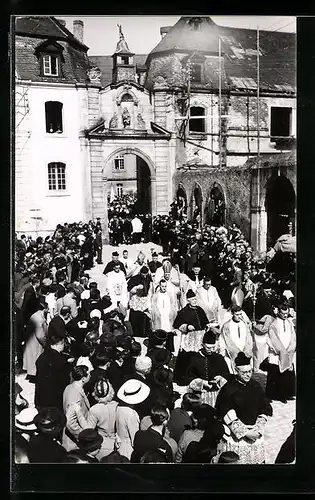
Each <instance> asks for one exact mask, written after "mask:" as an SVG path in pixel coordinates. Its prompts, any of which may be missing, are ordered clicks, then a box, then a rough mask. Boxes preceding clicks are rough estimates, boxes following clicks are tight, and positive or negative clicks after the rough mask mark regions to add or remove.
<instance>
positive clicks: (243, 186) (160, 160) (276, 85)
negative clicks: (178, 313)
mask: <svg viewBox="0 0 315 500" xmlns="http://www.w3.org/2000/svg"><path fill="white" fill-rule="evenodd" d="M42 19H45V23H48V22H51V23H53V24H54V25H56V24H57V26H58V27H59V30H61V31H63V32H64V30H63V29H62V23H60V21H57V20H56V19H55V18H42ZM45 23H44V25H46V24H45ZM39 24H40V25H41V24H42V22H41V23H39ZM79 27H80V29H81V31H80V32H79V34H78V35H77V36H79V37H80V36H81V37H82V29H83V27H82V24H80V25H79ZM41 29H43V27H42V28H41ZM25 31H27V30H25ZM66 31H67V30H66ZM161 34H162V35H163V36H162V39H161V41H160V43H159V44H158V45H157V46H156V47H155V48H153V50H152V51H151V52H150V53H149V54H148V55H147V56H146V55H137V54H134V53H133V52H132V51H131V50H130V49H129V46H128V44H127V41H126V40H125V37H124V35H123V32H122V28H121V27H119V39H118V42H117V47H116V51H115V53H114V54H113V55H112V56H106V55H100V56H91V57H89V58H88V57H87V55H86V54H87V48H86V47H85V46H84V44H83V40H82V39H81V41H80V40H79V39H78V38H77V37H76V36H73V35H72V34H71V33H70V32H68V31H67V33H65V32H64V33H63V35H64V36H66V40H65V39H61V40H60V44H61V45H62V44H64V50H65V54H66V53H67V50H70V51H71V50H72V49H71V47H72V46H73V44H74V45H75V46H76V54H78V53H80V54H81V55H80V57H81V59H80V61H81V66H80V67H81V68H82V75H83V73H84V75H85V76H84V78H85V79H84V78H83V76H81V78H82V79H80V78H79V79H78V78H77V77H76V76H75V75H73V74H72V75H71V77H70V76H69V77H68V80H67V81H63V82H60V83H58V82H56V83H53V81H52V79H50V80H49V82H51V83H48V82H46V81H42V80H41V79H40V78H37V80H36V78H35V79H34V83H33V87H34V89H36V90H34V92H36V93H35V94H34V95H36V96H37V95H42V97H41V103H42V104H40V99H37V97H36V98H35V100H36V101H37V104H36V105H37V106H38V107H39V108H40V109H42V108H43V103H44V102H45V99H48V97H46V94H45V92H46V93H47V91H48V89H49V92H51V93H52V92H53V89H54V88H58V92H59V94H58V95H59V97H58V99H59V100H61V95H62V94H61V93H60V92H61V91H62V92H64V97H62V99H64V100H65V102H66V99H70V100H71V98H72V97H70V96H78V97H79V99H77V97H73V99H74V100H76V104H75V103H74V101H73V106H74V108H73V113H77V117H78V121H75V120H72V117H69V116H68V118H67V119H69V122H71V124H72V127H73V129H72V136H71V137H72V139H71V140H72V143H71V146H70V142H69V141H70V135H68V138H64V139H63V141H64V142H63V143H62V137H61V135H60V134H56V138H55V137H54V138H53V137H50V136H49V137H47V138H46V137H44V136H43V134H39V132H35V130H36V127H37V128H38V127H39V119H38V117H39V110H37V111H36V105H35V104H34V106H35V107H34V119H33V122H32V124H30V123H28V122H27V120H29V119H30V118H31V116H32V114H33V104H32V105H31V103H30V104H29V110H30V111H29V113H28V116H27V117H25V118H24V121H23V122H22V127H21V126H20V129H19V131H18V133H17V134H16V144H17V146H18V147H17V150H18V151H17V155H18V154H20V157H19V158H20V159H18V156H16V177H17V179H19V181H18V182H17V181H16V185H17V184H19V185H17V192H18V196H17V212H18V221H19V224H20V225H18V226H17V229H18V230H19V228H22V226H23V224H22V222H21V221H22V220H26V219H27V214H28V212H27V210H28V209H29V208H27V206H28V205H27V204H30V201H28V202H27V203H26V201H25V198H27V196H26V191H27V189H28V190H30V188H31V185H32V182H33V181H32V179H34V177H28V175H27V173H26V169H27V168H28V169H32V172H33V173H32V175H33V176H35V175H36V174H38V173H39V172H40V169H42V170H41V175H42V177H44V174H43V166H42V165H45V162H46V163H47V162H49V161H56V162H61V161H62V160H61V159H56V160H50V158H51V154H50V156H49V153H48V152H49V148H51V149H50V150H51V151H52V152H53V151H54V150H56V148H55V147H54V146H49V144H54V145H56V141H58V144H64V148H65V152H69V155H70V156H71V158H70V157H69V159H67V162H69V172H70V168H71V167H70V164H73V167H72V168H73V169H76V176H75V177H76V178H75V179H73V181H71V182H73V183H77V185H74V184H71V185H70V184H69V190H70V191H69V196H70V198H69V197H68V199H67V201H64V202H63V201H62V198H61V197H58V198H57V203H56V205H57V204H58V205H59V202H61V203H63V205H62V207H63V209H62V210H60V212H58V211H56V210H55V212H54V207H53V203H55V202H56V198H53V197H51V198H49V196H47V195H46V193H44V190H42V191H41V192H40V193H36V195H35V194H34V200H32V204H33V205H34V206H35V205H36V203H37V205H39V206H41V207H42V210H43V211H44V213H45V214H47V215H45V219H44V220H45V223H43V226H46V228H47V229H52V225H53V224H54V223H55V222H56V221H57V220H58V221H60V222H61V221H64V213H65V206H66V203H68V205H71V206H72V207H75V209H74V208H72V211H71V210H70V209H69V211H68V212H67V214H69V215H68V216H67V218H68V219H69V220H70V218H71V219H72V220H79V219H82V220H89V219H92V218H93V219H95V218H96V217H101V219H102V221H103V225H104V228H105V233H106V229H107V197H108V193H109V192H110V189H111V185H112V178H113V175H112V168H113V161H115V158H117V157H123V156H124V155H128V156H129V157H132V156H133V157H135V158H136V172H137V189H138V196H140V197H142V198H144V197H145V198H148V199H149V205H148V207H147V211H149V212H150V213H151V214H152V215H153V216H154V215H156V214H167V213H168V211H169V205H170V203H171V202H172V201H173V199H174V198H176V196H178V195H179V194H180V195H181V196H184V198H185V199H186V202H187V213H188V216H189V217H190V218H191V217H193V216H194V213H195V211H196V209H198V210H199V211H200V216H201V225H202V224H204V223H206V222H207V223H212V224H214V225H216V224H219V223H226V224H231V223H233V222H235V223H237V224H238V225H239V226H240V227H241V228H242V230H243V231H244V232H245V234H246V235H247V237H248V238H249V239H250V241H251V243H252V245H253V247H254V248H255V249H256V250H258V251H264V250H266V247H267V245H269V244H272V240H274V239H275V238H276V237H277V234H278V233H279V232H281V231H285V230H286V226H287V225H288V222H289V221H290V222H292V224H293V227H294V220H295V190H296V179H295V154H294V147H295V136H296V128H295V123H296V116H295V114H296V92H295V36H294V34H291V33H280V32H267V31H261V32H259V39H258V38H257V34H256V32H255V31H253V30H245V29H236V28H227V27H222V26H218V25H216V24H215V23H214V22H213V21H212V20H211V19H210V18H208V17H191V16H184V17H182V18H180V20H179V21H178V22H177V23H176V24H175V25H174V26H173V27H167V28H161ZM19 37H20V38H19ZM33 39H34V38H33ZM46 39H47V40H46V41H48V42H49V40H50V38H49V36H48V33H47V32H46ZM22 40H24V43H25V41H26V40H28V38H27V34H25V33H24V34H18V32H17V33H16V52H17V54H18V53H19V51H20V50H21V48H20V46H19V44H20V43H22ZM54 40H56V38H54ZM257 42H259V46H258V43H257ZM58 43H59V40H58ZM66 47H68V48H69V49H67V48H66ZM258 48H259V52H258ZM35 49H36V47H33V50H35ZM28 50H31V48H29V49H28ZM258 54H259V56H258ZM65 59H66V58H65ZM257 65H259V72H258V71H257ZM17 70H18V71H19V65H18V64H17ZM76 78H77V79H78V80H79V81H74V80H75V79H76ZM258 78H259V95H258V89H257V81H258ZM70 80H71V81H70ZM83 80H84V81H83ZM23 85H24V86H25V85H26V83H25V79H23V76H19V77H18V79H17V80H16V88H17V89H18V88H19V89H20V90H19V92H20V93H23V91H22V88H23ZM56 85H57V86H58V85H59V87H56ZM60 85H61V86H60ZM62 85H63V86H64V87H62ZM49 99H53V97H49ZM56 99H57V97H56ZM19 102H20V101H19ZM32 102H33V101H32ZM18 109H19V107H18V105H17V106H16V113H17V114H18ZM67 109H69V108H68V107H67ZM65 111H66V104H65V105H64V113H65ZM72 116H73V114H72ZM78 124H79V125H78ZM69 126H70V125H69ZM23 127H24V128H23ZM23 130H24V132H23ZM27 131H31V135H33V136H34V135H35V134H36V133H37V136H36V138H35V137H34V142H31V139H30V138H29V139H28V141H27V142H26V146H24V152H22V153H20V151H19V148H22V144H23V141H24V138H26V135H25V134H26V133H27ZM23 134H24V135H23ZM69 134H70V129H69ZM44 135H45V134H44ZM53 139H55V142H54V143H53V142H52V140H53ZM38 140H40V141H41V142H42V144H45V148H43V149H45V151H44V152H43V154H35V157H36V158H37V163H36V162H34V160H31V159H30V158H31V156H29V160H21V158H24V155H26V154H28V155H34V152H35V151H36V145H37V144H38V142H37V141H38ZM44 140H45V142H43V141H44ZM46 144H47V147H46ZM27 151H29V152H28V153H26V152H27ZM70 151H71V154H70ZM58 152H59V154H60V155H61V156H62V154H63V153H62V147H60V148H59V147H58ZM37 153H39V152H38V150H37ZM65 154H66V153H65ZM45 155H46V156H45ZM63 161H66V159H64V160H63ZM26 163H27V164H28V166H27V167H26ZM39 164H40V165H39ZM29 165H31V167H30V166H29ZM67 165H68V164H67ZM75 165H76V166H75ZM78 173H79V175H78ZM23 176H24V177H23ZM127 178H128V177H127ZM71 179H72V175H71ZM279 179H280V180H279ZM26 182H28V188H27V189H26V190H25V185H26V184H25V183H26ZM42 182H44V179H43V180H42ZM69 182H70V181H69ZM126 182H127V181H126ZM43 185H44V184H43ZM270 193H271V194H270ZM23 197H24V198H23ZM50 199H53V200H55V201H53V203H50V201H49V200H50ZM273 199H278V200H280V201H279V202H277V203H278V204H277V203H275V202H273V201H272V200H273ZM68 205H67V206H68ZM60 207H61V205H60ZM51 211H53V212H54V215H53V216H51V215H48V214H50V212H51ZM74 212H75V214H76V216H74V215H75V214H74ZM61 215H62V217H61ZM21 230H25V224H24V226H23V229H21ZM278 235H279V234H278ZM105 239H106V234H105Z"/></svg>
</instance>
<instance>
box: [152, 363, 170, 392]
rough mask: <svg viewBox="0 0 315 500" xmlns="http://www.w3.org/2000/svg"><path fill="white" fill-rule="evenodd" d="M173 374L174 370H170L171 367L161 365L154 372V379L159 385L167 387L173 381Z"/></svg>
mask: <svg viewBox="0 0 315 500" xmlns="http://www.w3.org/2000/svg"><path fill="white" fill-rule="evenodd" d="M172 375H173V372H172V370H170V369H169V368H164V366H159V367H158V368H156V370H154V372H153V380H154V382H155V383H156V384H157V385H159V386H162V387H165V386H167V385H169V384H171V383H172V380H173V377H172Z"/></svg>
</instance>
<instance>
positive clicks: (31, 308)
mask: <svg viewBox="0 0 315 500" xmlns="http://www.w3.org/2000/svg"><path fill="white" fill-rule="evenodd" d="M37 308H38V297H37V295H36V293H35V290H34V288H33V287H32V285H30V286H28V287H27V288H26V289H25V291H24V297H23V303H22V308H21V311H22V318H23V323H24V324H25V325H26V324H27V322H28V320H29V319H30V317H31V316H32V314H34V313H35V312H36V311H37Z"/></svg>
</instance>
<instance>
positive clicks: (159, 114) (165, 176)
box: [152, 76, 172, 214]
mask: <svg viewBox="0 0 315 500" xmlns="http://www.w3.org/2000/svg"><path fill="white" fill-rule="evenodd" d="M168 89H169V87H168V84H167V83H166V81H165V79H164V78H163V77H162V76H158V77H157V78H156V80H155V83H154V85H153V92H154V122H155V123H156V124H157V125H160V126H161V127H163V128H166V107H167V102H166V97H167V91H168ZM155 168H156V190H155V191H156V211H157V214H168V212H169V201H170V197H171V194H172V193H171V192H172V189H171V184H170V179H169V170H170V165H169V142H168V141H167V140H165V141H164V140H161V139H159V140H156V141H155ZM152 192H153V189H152Z"/></svg>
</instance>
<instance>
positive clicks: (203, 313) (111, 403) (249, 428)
mask: <svg viewBox="0 0 315 500" xmlns="http://www.w3.org/2000/svg"><path fill="white" fill-rule="evenodd" d="M117 210H118V208H117V206H116V211H117ZM145 217H146V216H145ZM145 217H142V216H141V214H137V213H133V214H129V213H127V214H124V215H122V214H121V215H119V214H118V213H114V211H113V212H112V213H111V217H110V220H109V230H110V238H111V243H112V245H113V246H114V247H115V248H114V249H113V251H112V254H111V255H110V253H109V254H107V253H106V252H105V251H104V249H103V248H102V247H103V239H102V226H101V222H100V220H99V219H98V220H96V221H89V222H88V223H83V222H78V223H65V224H63V225H61V224H59V225H58V226H57V228H56V230H55V232H54V234H53V235H52V236H47V237H45V238H42V237H37V238H36V239H33V238H32V237H26V236H25V235H21V236H20V237H17V238H16V242H15V285H14V293H15V295H14V298H15V301H14V302H15V303H14V346H15V358H16V374H25V376H26V378H27V380H28V382H29V383H30V384H34V401H27V400H26V399H25V398H24V397H23V391H22V390H21V387H20V386H19V385H18V384H16V387H15V460H16V461H17V462H19V461H22V460H24V461H28V462H36V463H55V462H71V463H97V462H107V463H111V462H121V463H124V462H126V463H127V462H131V463H160V462H163V463H187V462H189V463H209V464H217V463H239V464H262V463H265V450H264V446H265V443H264V429H265V426H266V424H267V422H268V419H270V418H272V414H273V406H272V403H273V402H275V401H278V402H281V403H282V404H286V403H287V401H289V400H292V399H294V398H295V370H296V368H295V363H296V362H295V351H296V333H295V301H294V296H295V282H294V277H295V262H294V256H293V255H290V256H289V258H285V259H283V260H282V261H281V262H280V261H279V262H280V264H281V265H280V264H279V265H278V266H274V265H273V264H274V263H273V262H272V260H270V261H269V260H268V258H266V257H265V258H264V257H262V256H256V255H255V254H254V252H253V250H252V248H251V247H250V245H249V243H248V242H247V241H246V238H245V236H244V235H243V233H242V231H241V229H240V228H239V227H237V226H236V225H235V224H233V225H232V226H230V227H225V226H210V225H204V226H203V227H200V221H198V220H196V221H189V220H188V218H187V216H186V214H185V210H184V209H183V205H182V204H181V203H177V202H174V203H173V204H172V206H171V209H170V213H169V215H164V216H163V215H160V216H156V217H155V218H153V220H152V225H151V220H150V225H149V226H150V229H149V231H148V232H146V231H145V232H144V226H145V224H144V220H143V219H145ZM119 219H122V222H121V221H120V220H119ZM126 221H129V222H130V224H126V228H127V225H128V227H129V229H128V231H127V230H126V231H125V230H124V229H123V228H125V222H126ZM147 241H152V242H153V243H155V244H156V245H159V246H160V247H161V249H162V250H161V251H160V252H158V251H156V250H154V249H152V250H151V251H150V253H149V254H145V252H144V251H143V250H142V248H143V246H142V244H143V243H144V242H147ZM129 244H133V245H134V247H133V248H137V257H136V259H131V258H130V257H129V253H128V250H129V248H130V247H129ZM95 266H101V272H100V275H101V276H102V279H100V280H99V282H96V281H95V280H94V279H92V278H91V275H90V274H91V273H89V271H90V270H91V269H93V268H94V267H95ZM259 373H264V374H265V375H266V386H265V387H263V386H262V385H261V383H260V382H259V381H258V379H257V377H256V375H257V374H259ZM293 460H294V457H293V458H292V457H291V461H293ZM19 463H21V462H19Z"/></svg>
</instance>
